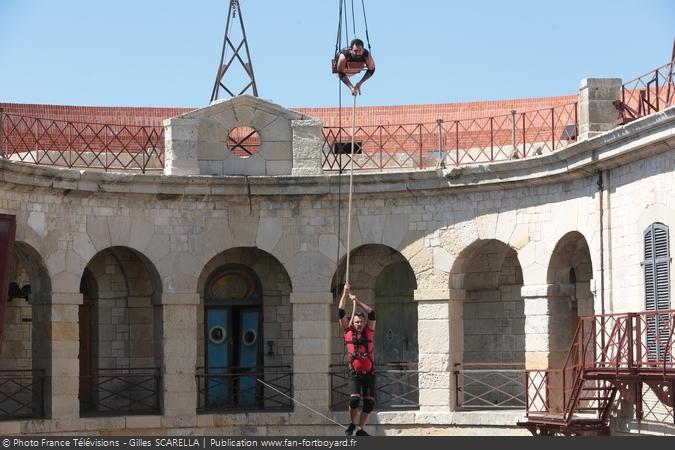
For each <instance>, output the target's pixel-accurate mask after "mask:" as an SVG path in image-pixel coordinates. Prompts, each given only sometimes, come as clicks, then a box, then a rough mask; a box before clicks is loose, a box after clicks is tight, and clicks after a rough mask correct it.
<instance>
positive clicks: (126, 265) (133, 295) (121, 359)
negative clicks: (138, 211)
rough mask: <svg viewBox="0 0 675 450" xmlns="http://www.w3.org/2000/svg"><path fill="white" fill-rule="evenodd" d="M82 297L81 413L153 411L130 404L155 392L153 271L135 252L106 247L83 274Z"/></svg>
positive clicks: (157, 345)
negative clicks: (148, 393) (132, 399)
mask: <svg viewBox="0 0 675 450" xmlns="http://www.w3.org/2000/svg"><path fill="white" fill-rule="evenodd" d="M80 293H81V294H82V304H81V305H80V307H79V313H78V315H79V322H80V328H79V333H80V349H79V364H80V394H79V396H80V411H81V412H82V414H83V415H87V414H94V413H101V412H108V411H119V412H120V413H125V412H126V413H129V412H143V411H146V412H150V411H153V410H154V409H155V405H156V402H154V400H153V399H150V398H148V399H147V401H141V402H137V401H130V400H129V399H130V398H133V397H134V396H136V397H137V398H144V399H145V395H146V393H147V392H148V390H156V389H157V388H158V385H157V379H156V378H154V376H153V375H154V373H155V372H156V371H157V370H158V368H159V367H160V366H161V354H162V352H161V345H162V339H161V328H162V323H161V314H159V308H160V307H161V306H160V304H161V296H162V284H161V280H160V277H159V274H158V273H157V270H156V268H155V267H154V265H153V264H152V263H151V262H150V261H149V259H148V258H147V257H146V256H144V255H143V254H142V253H140V252H138V251H137V250H134V249H131V248H129V247H122V246H113V247H109V248H106V249H103V250H101V251H99V252H98V253H96V254H95V255H94V256H93V257H92V259H91V260H90V261H89V263H88V264H87V265H86V267H85V268H84V270H83V271H82V278H81V280H80ZM140 380H144V381H140ZM139 383H141V384H142V385H139ZM117 393H119V395H117Z"/></svg>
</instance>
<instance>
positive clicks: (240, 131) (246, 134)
mask: <svg viewBox="0 0 675 450" xmlns="http://www.w3.org/2000/svg"><path fill="white" fill-rule="evenodd" d="M227 148H228V149H229V150H230V152H232V154H233V155H234V156H238V157H240V158H248V157H249V156H251V155H253V154H255V153H256V152H257V151H258V150H260V134H259V133H258V132H257V131H256V130H255V129H254V128H251V127H237V128H233V129H232V131H230V134H229V135H228V136H227Z"/></svg>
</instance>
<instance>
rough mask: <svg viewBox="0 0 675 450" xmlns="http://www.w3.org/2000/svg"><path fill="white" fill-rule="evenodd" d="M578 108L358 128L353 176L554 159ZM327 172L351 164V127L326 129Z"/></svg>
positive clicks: (570, 135) (573, 134)
mask: <svg viewBox="0 0 675 450" xmlns="http://www.w3.org/2000/svg"><path fill="white" fill-rule="evenodd" d="M577 130H578V117H577V103H576V102H574V103H569V104H567V105H562V106H558V107H554V108H546V109H540V110H534V111H527V112H521V113H516V112H515V111H512V113H511V114H505V115H501V116H492V117H484V118H476V119H465V120H454V121H443V120H440V119H439V120H437V121H436V123H417V124H397V125H369V126H358V127H357V128H356V129H355V132H354V170H373V171H381V170H389V169H423V168H425V167H436V166H439V165H444V166H450V165H452V166H459V165H464V164H476V163H491V162H497V161H505V160H509V159H517V158H526V157H530V156H537V155H542V154H547V153H552V152H554V151H556V150H558V149H560V148H562V147H565V146H567V145H568V144H569V143H571V142H574V141H575V140H576V138H577ZM323 134H324V148H323V169H324V170H336V171H339V170H343V169H345V168H347V167H349V161H350V158H351V155H350V153H351V141H352V136H351V127H324V129H323Z"/></svg>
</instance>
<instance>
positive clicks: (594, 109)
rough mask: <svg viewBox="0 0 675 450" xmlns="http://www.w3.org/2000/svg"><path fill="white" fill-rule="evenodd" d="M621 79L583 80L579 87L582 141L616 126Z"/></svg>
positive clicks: (580, 134)
mask: <svg viewBox="0 0 675 450" xmlns="http://www.w3.org/2000/svg"><path fill="white" fill-rule="evenodd" d="M620 96H621V78H584V79H583V80H581V85H580V86H579V138H578V140H580V141H583V140H586V139H590V138H592V137H594V136H597V135H599V134H602V133H604V132H605V131H609V130H611V129H612V128H614V127H615V126H616V119H618V117H619V111H617V109H616V108H615V107H614V105H613V104H612V102H613V101H615V100H618V99H619V98H620Z"/></svg>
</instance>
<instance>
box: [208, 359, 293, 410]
mask: <svg viewBox="0 0 675 450" xmlns="http://www.w3.org/2000/svg"><path fill="white" fill-rule="evenodd" d="M196 378H197V412H200V413H204V412H214V411H219V412H225V411H291V410H292V409H293V400H292V398H293V372H292V371H291V367H290V366H255V367H210V368H208V370H206V369H204V368H201V367H200V368H198V369H197V374H196Z"/></svg>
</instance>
